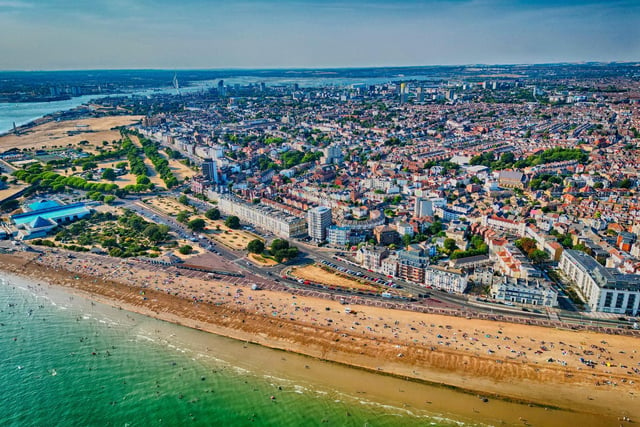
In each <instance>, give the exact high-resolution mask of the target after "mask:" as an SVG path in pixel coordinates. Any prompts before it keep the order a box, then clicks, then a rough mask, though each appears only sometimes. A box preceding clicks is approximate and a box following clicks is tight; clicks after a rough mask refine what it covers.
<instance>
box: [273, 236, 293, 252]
mask: <svg viewBox="0 0 640 427" xmlns="http://www.w3.org/2000/svg"><path fill="white" fill-rule="evenodd" d="M282 249H289V241H288V240H284V239H274V240H273V242H271V247H270V248H269V250H270V251H271V252H275V251H279V250H282Z"/></svg>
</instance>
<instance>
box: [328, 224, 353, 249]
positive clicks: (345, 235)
mask: <svg viewBox="0 0 640 427" xmlns="http://www.w3.org/2000/svg"><path fill="white" fill-rule="evenodd" d="M350 236H351V229H350V228H349V227H340V226H338V225H330V226H329V227H328V228H327V241H328V242H329V243H331V244H332V245H337V246H344V245H346V244H348V243H349V238H350Z"/></svg>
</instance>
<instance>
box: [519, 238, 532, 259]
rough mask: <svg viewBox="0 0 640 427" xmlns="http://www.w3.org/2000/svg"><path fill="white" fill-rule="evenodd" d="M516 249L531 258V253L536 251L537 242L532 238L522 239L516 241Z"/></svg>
mask: <svg viewBox="0 0 640 427" xmlns="http://www.w3.org/2000/svg"><path fill="white" fill-rule="evenodd" d="M516 247H517V248H518V249H520V250H521V251H522V252H524V253H525V254H527V255H528V256H530V254H531V252H533V251H534V250H536V241H535V240H533V239H532V238H530V237H523V238H522V239H518V240H516Z"/></svg>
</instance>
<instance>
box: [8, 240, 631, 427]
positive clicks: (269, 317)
mask: <svg viewBox="0 0 640 427" xmlns="http://www.w3.org/2000/svg"><path fill="white" fill-rule="evenodd" d="M74 256H76V258H73V259H69V258H67V256H66V253H64V252H60V253H59V254H43V255H35V254H17V255H0V268H1V269H3V270H6V271H12V272H15V273H17V274H20V275H23V276H29V277H30V278H31V279H32V280H36V281H42V282H48V283H54V284H59V285H63V286H66V287H68V288H71V289H73V290H74V291H75V292H80V293H82V294H84V295H88V296H90V297H91V298H92V299H95V300H99V301H103V302H106V303H108V304H111V305H115V306H121V307H122V308H125V309H127V310H131V311H136V312H140V313H142V314H147V315H151V316H153V317H156V318H159V319H163V320H168V321H171V322H174V323H178V324H182V325H185V326H190V327H193V328H196V329H201V330H205V331H209V332H213V333H216V334H219V335H224V336H228V337H232V338H236V339H239V340H243V341H248V342H255V343H257V344H261V345H265V346H268V347H272V348H277V349H282V350H287V351H291V352H296V353H300V354H305V355H308V356H312V357H317V358H320V359H324V360H329V361H334V362H338V363H342V364H346V365H351V366H357V367H362V368H365V369H368V370H371V371H373V372H380V373H386V374H393V375H397V376H400V377H406V378H412V379H416V380H421V381H427V382H432V383H442V384H448V385H451V386H455V387H460V388H464V389H467V390H471V391H473V392H475V393H480V394H481V395H482V396H491V395H494V394H495V395H500V396H506V397H509V398H511V399H517V400H522V401H526V402H532V403H535V404H540V405H548V406H554V407H562V408H572V409H573V410H575V411H578V412H582V413H593V414H603V415H607V416H610V417H611V419H613V420H617V419H618V418H620V417H630V418H631V419H632V420H639V419H640V405H638V401H637V396H638V394H639V393H640V387H639V386H638V384H637V380H638V378H639V377H640V370H638V368H639V367H640V365H639V364H638V362H639V360H638V358H639V357H640V356H639V355H638V354H637V349H639V348H640V345H638V344H639V343H640V340H639V339H638V338H635V337H629V336H618V335H605V334H599V333H594V332H588V331H570V330H560V329H552V328H543V327H536V326H529V325H519V324H510V323H506V322H495V321H488V320H478V319H466V318H458V317H452V316H441V315H436V314H426V313H415V312H409V311H399V310H388V309H383V308H378V307H371V306H358V305H350V306H349V308H350V309H351V312H350V313H346V312H345V306H344V305H341V304H340V303H339V302H336V301H329V300H324V299H317V298H309V297H304V296H296V295H292V294H290V293H287V292H276V291H267V290H259V291H253V290H251V289H250V288H249V287H246V286H239V285H234V284H230V283H228V282H227V281H225V280H216V281H211V280H202V279H197V278H186V277H184V276H175V274H174V273H172V272H169V271H168V270H167V269H166V268H157V267H150V266H147V265H145V264H142V263H138V262H136V261H132V260H114V259H110V258H108V257H97V256H91V255H82V254H74ZM621 422H622V423H624V421H621Z"/></svg>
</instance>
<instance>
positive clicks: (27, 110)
mask: <svg viewBox="0 0 640 427" xmlns="http://www.w3.org/2000/svg"><path fill="white" fill-rule="evenodd" d="M178 77H179V76H178ZM223 80H224V82H225V84H228V85H235V84H239V85H248V84H258V83H265V84H266V85H267V86H272V85H291V86H293V85H294V84H297V85H298V86H299V87H302V88H312V87H328V86H338V87H341V86H344V87H349V86H350V85H355V84H365V85H374V84H384V83H387V82H392V81H400V80H402V81H407V80H418V81H430V80H437V78H434V77H433V76H421V75H415V76H407V77H405V76H402V75H389V76H386V77H367V78H356V77H260V76H252V75H247V76H241V75H238V76H233V77H230V78H225V79H223ZM218 81H219V80H202V81H194V82H192V83H191V84H190V85H189V86H186V87H181V88H180V91H181V92H182V93H189V92H197V91H201V90H207V89H210V88H212V87H215V85H216V84H217V82H218ZM159 93H175V89H173V88H171V87H163V88H150V89H141V90H136V91H133V92H131V93H129V95H139V96H148V95H152V94H159ZM107 96H118V94H110V95H82V96H78V97H73V98H71V99H66V100H60V101H51V102H4V103H2V102H0V134H4V133H6V132H10V131H11V130H12V129H13V125H14V123H15V125H16V126H17V127H19V126H22V125H25V124H27V123H30V122H32V121H34V120H37V119H39V118H41V117H44V116H46V115H48V114H53V113H57V112H60V111H66V110H70V109H72V108H76V107H78V106H80V105H83V104H86V103H87V102H89V101H91V100H92V99H99V98H104V97H107Z"/></svg>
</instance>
